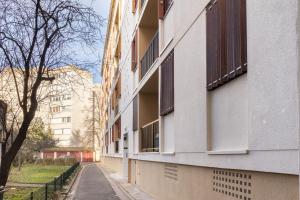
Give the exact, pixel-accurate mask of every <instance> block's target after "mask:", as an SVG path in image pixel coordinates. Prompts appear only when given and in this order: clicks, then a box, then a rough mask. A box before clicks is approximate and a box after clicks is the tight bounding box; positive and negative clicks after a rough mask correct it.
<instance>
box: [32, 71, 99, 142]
mask: <svg viewBox="0 0 300 200" xmlns="http://www.w3.org/2000/svg"><path fill="white" fill-rule="evenodd" d="M53 73H54V74H55V80H54V81H53V82H52V83H51V84H50V85H49V86H48V87H50V89H49V90H50V92H49V94H48V96H47V98H46V99H45V100H44V101H43V102H41V104H40V106H39V108H38V112H37V117H41V118H42V119H43V121H44V122H45V124H46V126H48V127H49V128H50V129H51V130H52V132H53V135H54V138H56V139H58V141H59V142H58V146H60V147H85V146H89V147H93V144H92V138H93V135H92V134H89V135H90V136H87V135H86V134H87V133H88V132H89V131H90V130H89V129H88V125H87V124H88V122H87V120H89V119H90V120H92V119H91V118H92V109H93V108H92V106H93V87H94V86H93V78H92V75H91V73H90V72H88V71H85V70H81V69H79V68H76V67H75V68H74V67H64V68H60V69H59V70H57V71H54V72H53ZM87 137H90V138H89V139H90V141H88V140H87V139H88V138H87Z"/></svg>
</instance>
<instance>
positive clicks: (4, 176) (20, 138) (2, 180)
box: [0, 111, 35, 200]
mask: <svg viewBox="0 0 300 200" xmlns="http://www.w3.org/2000/svg"><path fill="white" fill-rule="evenodd" d="M34 114H35V111H34V112H33V113H30V112H29V113H27V114H26V115H25V116H24V118H23V122H22V125H21V127H20V129H19V132H18V135H17V137H16V139H15V140H14V142H13V143H12V145H11V147H10V148H9V149H8V151H7V152H3V154H4V155H2V158H1V166H0V186H4V187H5V186H6V183H7V180H8V175H9V171H10V167H11V164H12V162H13V160H14V159H15V157H16V155H17V153H18V151H19V150H20V148H21V147H22V144H23V142H24V140H25V139H26V134H27V131H28V128H29V125H30V123H31V121H32V120H33V118H34ZM3 196H4V195H3V193H0V200H3Z"/></svg>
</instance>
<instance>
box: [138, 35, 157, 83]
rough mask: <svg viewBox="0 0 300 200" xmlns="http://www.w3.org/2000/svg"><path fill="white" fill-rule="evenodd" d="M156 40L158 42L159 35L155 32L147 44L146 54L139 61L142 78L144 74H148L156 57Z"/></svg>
mask: <svg viewBox="0 0 300 200" xmlns="http://www.w3.org/2000/svg"><path fill="white" fill-rule="evenodd" d="M158 40H159V33H158V32H156V33H155V35H154V37H153V38H152V40H151V42H150V44H149V47H148V49H147V51H146V53H145V54H144V56H143V57H142V59H141V69H142V71H141V75H142V78H143V77H144V76H145V74H146V73H147V72H148V70H149V69H150V68H151V66H152V64H153V63H154V61H155V60H156V58H157V57H158V42H159V41H158Z"/></svg>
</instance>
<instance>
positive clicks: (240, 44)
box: [206, 0, 247, 90]
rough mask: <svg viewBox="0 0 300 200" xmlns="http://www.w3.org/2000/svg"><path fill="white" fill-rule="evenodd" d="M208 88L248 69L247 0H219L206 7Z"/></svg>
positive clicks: (216, 85)
mask: <svg viewBox="0 0 300 200" xmlns="http://www.w3.org/2000/svg"><path fill="white" fill-rule="evenodd" d="M206 19H207V23H206V24H207V25H206V26H207V29H206V30H207V43H206V45H207V89H208V90H213V89H215V88H217V87H219V86H221V85H223V84H224V83H226V82H228V81H230V80H232V79H234V78H236V77H238V76H239V75H241V74H243V73H245V72H246V71H247V34H246V0H238V1H237V0H216V1H212V2H211V4H210V5H209V6H208V7H207V18H206Z"/></svg>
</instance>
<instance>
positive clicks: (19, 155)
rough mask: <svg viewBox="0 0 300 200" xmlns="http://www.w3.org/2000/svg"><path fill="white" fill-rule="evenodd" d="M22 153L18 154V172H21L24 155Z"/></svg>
mask: <svg viewBox="0 0 300 200" xmlns="http://www.w3.org/2000/svg"><path fill="white" fill-rule="evenodd" d="M21 154H22V153H21V151H20V152H19V154H18V171H21V166H22V160H21V159H22V155H21Z"/></svg>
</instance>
